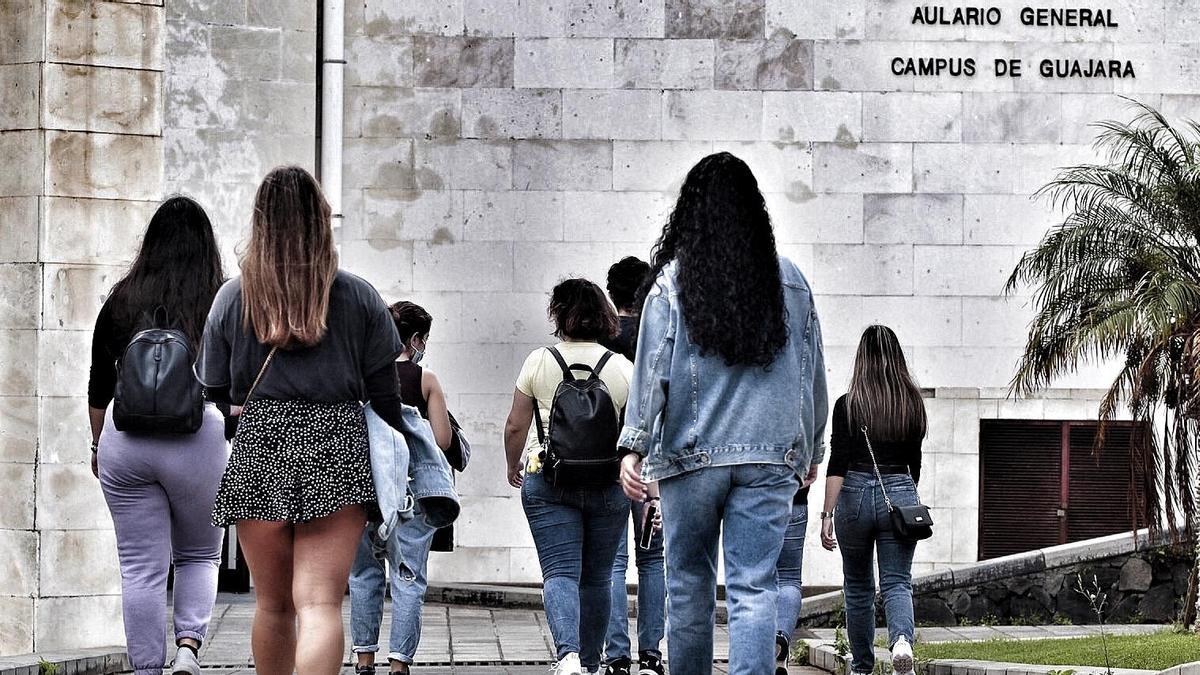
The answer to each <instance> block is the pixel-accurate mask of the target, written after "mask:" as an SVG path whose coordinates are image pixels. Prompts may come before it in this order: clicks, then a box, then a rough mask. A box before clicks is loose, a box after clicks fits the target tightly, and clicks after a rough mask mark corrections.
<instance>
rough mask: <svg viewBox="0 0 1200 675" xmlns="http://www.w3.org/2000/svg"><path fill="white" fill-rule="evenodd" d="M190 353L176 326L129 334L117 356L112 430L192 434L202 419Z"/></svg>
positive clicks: (201, 402) (193, 355) (201, 393)
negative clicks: (126, 343) (113, 427)
mask: <svg viewBox="0 0 1200 675" xmlns="http://www.w3.org/2000/svg"><path fill="white" fill-rule="evenodd" d="M195 362H196V353H195V350H193V349H192V344H191V341H190V340H188V338H187V336H186V335H184V334H183V333H182V332H181V331H178V330H174V329H170V328H150V329H148V330H143V331H141V332H139V333H137V334H136V335H134V336H133V339H132V340H130V341H129V345H128V346H126V347H125V352H124V353H123V354H122V355H121V358H120V360H118V361H117V389H116V394H115V396H114V398H113V424H114V425H115V426H116V427H117V430H118V431H132V432H152V433H175V434H192V433H195V432H196V431H197V430H199V429H200V425H201V423H202V422H203V420H204V387H203V386H202V385H201V384H200V380H199V379H197V378H196V375H195V373H194V372H193V371H192V364H193V363H195Z"/></svg>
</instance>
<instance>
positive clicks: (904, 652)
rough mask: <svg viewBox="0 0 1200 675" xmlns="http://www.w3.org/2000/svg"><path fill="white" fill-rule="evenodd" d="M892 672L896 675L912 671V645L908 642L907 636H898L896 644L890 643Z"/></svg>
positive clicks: (905, 674) (903, 674)
mask: <svg viewBox="0 0 1200 675" xmlns="http://www.w3.org/2000/svg"><path fill="white" fill-rule="evenodd" d="M892 672H893V673H895V674H896V675H909V673H912V672H913V651H912V645H910V644H908V638H906V637H904V636H900V638H899V639H898V640H896V644H894V645H892Z"/></svg>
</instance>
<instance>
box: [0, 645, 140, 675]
mask: <svg viewBox="0 0 1200 675" xmlns="http://www.w3.org/2000/svg"><path fill="white" fill-rule="evenodd" d="M43 661H45V662H47V663H52V664H54V665H55V666H57V668H58V669H57V670H56V671H55V675H112V674H113V673H126V672H129V671H130V670H132V668H131V667H130V665H129V658H128V657H127V656H126V654H125V650H124V649H123V648H121V647H98V648H96V649H77V650H72V651H55V652H42V653H40V654H18V655H16V656H0V675H42V665H41V664H42V662H43Z"/></svg>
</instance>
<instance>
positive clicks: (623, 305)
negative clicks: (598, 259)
mask: <svg viewBox="0 0 1200 675" xmlns="http://www.w3.org/2000/svg"><path fill="white" fill-rule="evenodd" d="M648 274H650V263H648V262H646V261H645V260H642V259H641V258H638V257H637V256H632V255H631V256H627V257H624V258H621V259H620V260H619V261H617V262H615V263H613V266H612V267H610V268H608V283H607V284H606V285H607V287H608V297H610V298H612V301H613V304H614V305H616V306H617V309H619V310H622V311H626V312H638V311H641V309H642V308H641V307H638V306H637V299H638V291H640V290H641V289H642V286H644V285H646V275H648Z"/></svg>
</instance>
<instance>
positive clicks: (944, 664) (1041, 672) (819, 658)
mask: <svg viewBox="0 0 1200 675" xmlns="http://www.w3.org/2000/svg"><path fill="white" fill-rule="evenodd" d="M805 642H806V643H807V644H808V662H809V664H810V665H812V666H815V667H817V668H820V669H821V670H824V671H826V672H830V673H837V672H838V665H839V661H840V659H841V657H839V656H838V655H837V653H836V652H835V651H834V650H833V646H832V645H830V644H829V643H827V642H825V641H823V640H805ZM875 659H876V661H877V664H883V663H886V664H887V665H888V666H889V667H888V668H887V669H885V671H890V666H891V663H892V660H891V657H890V656H889V655H888V652H887V651H886V650H883V649H879V648H876V650H875ZM916 670H917V672H918V673H921V674H922V675H985V674H986V675H1049V674H1050V673H1053V672H1056V671H1057V672H1062V671H1064V670H1073V671H1075V672H1078V673H1089V672H1092V671H1095V672H1101V671H1103V669H1102V668H1093V667H1092V666H1062V665H1037V664H1031V663H1003V662H999V661H973V660H970V659H937V660H931V661H918V663H917V668H916ZM1111 672H1112V675H1159V674H1158V673H1156V671H1153V670H1136V669H1133V668H1113V669H1112V671H1111ZM1198 673H1200V664H1189V665H1184V666H1176V667H1175V668H1172V669H1171V670H1168V671H1163V673H1162V674H1161V675H1197V674H1198Z"/></svg>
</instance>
